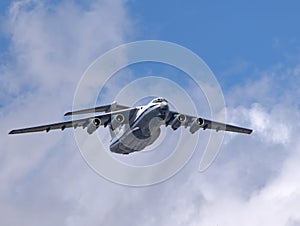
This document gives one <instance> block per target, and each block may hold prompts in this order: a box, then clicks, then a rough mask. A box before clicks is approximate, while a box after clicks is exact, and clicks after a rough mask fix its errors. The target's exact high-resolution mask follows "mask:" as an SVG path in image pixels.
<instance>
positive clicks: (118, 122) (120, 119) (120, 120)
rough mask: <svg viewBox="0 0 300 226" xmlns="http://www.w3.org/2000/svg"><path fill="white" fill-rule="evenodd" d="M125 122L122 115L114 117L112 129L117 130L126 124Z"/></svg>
mask: <svg viewBox="0 0 300 226" xmlns="http://www.w3.org/2000/svg"><path fill="white" fill-rule="evenodd" d="M124 120H125V118H124V116H123V115H122V114H117V115H113V116H112V120H111V126H112V129H116V128H117V127H118V126H120V125H121V124H122V123H123V122H124Z"/></svg>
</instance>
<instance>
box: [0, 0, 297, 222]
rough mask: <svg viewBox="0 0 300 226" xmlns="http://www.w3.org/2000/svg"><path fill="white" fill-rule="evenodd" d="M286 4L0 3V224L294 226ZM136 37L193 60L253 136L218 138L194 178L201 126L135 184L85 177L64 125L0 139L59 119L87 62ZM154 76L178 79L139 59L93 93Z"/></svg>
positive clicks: (290, 18)
mask: <svg viewBox="0 0 300 226" xmlns="http://www.w3.org/2000/svg"><path fill="white" fill-rule="evenodd" d="M299 9H300V3H299V2H298V1H296V0H295V1H292V0H291V1H226V2H221V1H218V2H217V1H185V2H184V1H137V0H129V1H122V0H116V1H110V0H103V1H93V0H90V1H79V0H78V1H71V0H70V1H68V0H67V1H34V0H20V1H1V3H0V12H1V17H0V18H1V25H0V28H1V29H0V31H1V33H0V51H1V55H0V56H1V57H0V58H1V63H0V72H1V74H0V101H1V102H0V123H1V128H0V134H1V139H0V185H1V186H0V219H1V221H2V222H1V225H2V224H3V225H20V224H22V225H24V226H27V225H30V226H33V225H72V226H74V225H120V224H123V225H124V224H125V225H143V226H146V225H172V226H173V225H204V226H206V225H207V226H208V225H228V226H229V225H230V226H235V225H241V224H242V225H251V226H252V225H275V226H277V225H278V226H279V225H280V226H281V225H287V226H296V225H300V215H299V211H298V210H299V208H300V205H299V203H300V193H299V191H300V182H299V181H300V178H299V177H300V174H299V173H298V172H299V170H300V168H299V161H300V143H299V130H300V124H299V121H300V114H299V98H300V92H299V88H298V87H299V85H300V63H299V62H300V41H299V40H300V29H299V25H298V23H299V21H300V14H299ZM144 39H159V40H164V41H171V42H174V43H177V44H180V45H182V46H184V47H187V48H189V49H190V50H192V51H193V52H194V53H196V54H198V55H199V56H200V57H201V58H202V59H203V60H204V61H205V62H206V63H207V64H208V66H209V67H210V68H211V69H212V71H213V72H214V74H215V76H216V78H217V79H218V81H219V83H220V85H221V88H222V89H223V92H224V96H225V101H226V104H227V116H228V121H229V122H232V123H235V124H239V125H244V126H248V127H251V128H253V129H254V133H253V134H252V135H251V136H238V135H233V134H226V136H225V139H224V142H223V145H222V148H221V152H220V153H219V155H218V157H217V159H216V161H215V162H214V163H213V165H212V166H211V167H210V168H209V169H208V170H207V171H205V172H204V173H199V172H198V171H197V169H198V166H199V160H200V158H201V154H202V151H203V150H204V148H205V147H204V146H205V145H203V144H205V142H207V139H208V135H207V133H204V132H202V133H201V134H200V135H201V136H200V141H201V143H199V145H198V150H197V151H196V153H195V155H194V156H193V158H192V159H191V161H190V162H189V163H188V164H187V165H186V166H185V167H184V168H183V170H182V171H180V172H179V173H178V174H176V175H175V176H174V177H172V178H171V179H169V180H167V181H166V182H164V183H160V184H157V185H154V186H149V187H144V188H131V187H126V186H121V185H118V184H114V183H112V182H110V181H107V180H105V179H103V178H102V177H99V176H98V175H96V174H95V173H94V172H93V170H92V169H90V168H89V167H88V166H87V164H86V163H85V161H84V160H83V158H82V157H81V155H80V152H79V151H78V147H77V146H76V143H75V139H74V136H73V132H72V131H71V130H66V131H64V132H63V133H61V132H51V133H49V134H44V133H42V134H32V135H28V136H8V135H7V132H8V131H9V130H11V129H12V128H17V127H22V126H30V125H37V124H43V123H47V122H56V121H61V120H63V119H64V118H63V113H65V112H66V111H68V110H70V108H71V107H72V102H73V97H74V94H75V91H76V87H77V85H78V82H79V80H80V78H81V76H82V74H83V73H84V71H85V69H86V68H87V67H88V66H89V65H90V63H91V62H93V60H95V59H96V58H97V57H98V56H100V55H101V54H103V53H104V52H106V51H107V50H109V49H111V48H113V47H116V46H118V45H120V44H124V43H127V42H130V41H136V40H144ZM148 67H153V68H150V69H149V70H148ZM166 72H173V73H178V74H176V76H175V77H174V78H173V80H174V81H176V82H177V83H181V82H183V81H182V80H181V79H180V76H181V74H180V73H179V72H178V71H176V70H171V69H169V68H167V67H165V68H164V67H163V68H159V67H157V65H156V66H155V65H154V64H151V63H148V64H145V65H138V66H137V67H136V68H134V67H132V70H130V68H129V69H128V70H124V72H122V73H120V74H119V75H118V76H119V78H120V81H118V79H112V80H111V81H112V84H111V86H110V87H109V86H108V87H107V90H105V94H109V93H110V94H111V95H113V93H116V92H117V91H118V89H120V88H122V87H123V86H126V82H129V81H132V80H134V79H135V78H137V77H139V76H137V75H136V74H137V73H143V74H151V73H166ZM126 76H127V77H126ZM168 76H170V75H168ZM168 76H167V77H168ZM116 78H118V77H116ZM187 84H188V83H187ZM184 85H186V84H184ZM189 91H190V92H191V94H194V95H195V96H196V97H195V98H196V100H198V101H199V103H201V104H199V108H200V109H201V107H202V103H203V102H200V101H201V100H202V99H201V98H200V97H199V98H198V96H197V95H198V92H196V91H194V89H193V88H190V90H189ZM174 95H176V93H175V94H174ZM103 98H104V99H103V102H105V100H111V99H112V96H106V97H103ZM197 98H198V99H197ZM205 107H207V106H203V109H206V108H205ZM203 111H206V110H203ZM168 135H170V134H168ZM147 156H148V155H147ZM159 156H163V153H159ZM130 158H131V157H130ZM132 158H138V157H137V155H136V156H135V157H134V156H133V157H132ZM129 160H132V159H129Z"/></svg>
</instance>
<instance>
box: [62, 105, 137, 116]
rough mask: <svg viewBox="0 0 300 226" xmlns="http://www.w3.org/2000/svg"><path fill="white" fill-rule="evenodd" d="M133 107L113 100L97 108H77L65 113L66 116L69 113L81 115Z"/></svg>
mask: <svg viewBox="0 0 300 226" xmlns="http://www.w3.org/2000/svg"><path fill="white" fill-rule="evenodd" d="M130 108H131V107H127V106H124V105H120V104H117V102H113V103H112V104H107V105H103V106H99V107H95V108H88V109H83V110H77V111H70V112H67V113H65V115H64V116H69V115H79V114H88V113H95V112H106V113H108V112H112V111H119V110H124V109H130Z"/></svg>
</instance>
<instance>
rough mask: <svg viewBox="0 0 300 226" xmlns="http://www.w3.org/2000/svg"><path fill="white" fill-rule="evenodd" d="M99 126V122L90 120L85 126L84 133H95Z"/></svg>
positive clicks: (96, 119) (95, 119)
mask: <svg viewBox="0 0 300 226" xmlns="http://www.w3.org/2000/svg"><path fill="white" fill-rule="evenodd" d="M100 125H101V120H100V119H98V118H94V119H93V120H91V122H90V124H89V125H88V126H87V129H86V131H87V132H88V133H89V134H92V133H93V132H95V131H96V130H97V129H98V127H99V126H100Z"/></svg>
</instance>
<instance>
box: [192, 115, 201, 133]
mask: <svg viewBox="0 0 300 226" xmlns="http://www.w3.org/2000/svg"><path fill="white" fill-rule="evenodd" d="M203 125H204V120H203V119H202V118H196V119H195V120H194V121H193V122H192V125H191V127H190V132H191V134H194V133H195V132H196V131H198V130H199V129H200V128H201V127H202V126H203Z"/></svg>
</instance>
